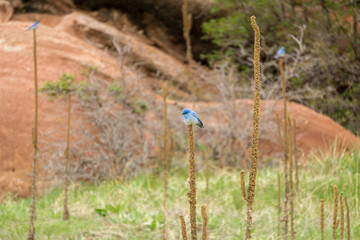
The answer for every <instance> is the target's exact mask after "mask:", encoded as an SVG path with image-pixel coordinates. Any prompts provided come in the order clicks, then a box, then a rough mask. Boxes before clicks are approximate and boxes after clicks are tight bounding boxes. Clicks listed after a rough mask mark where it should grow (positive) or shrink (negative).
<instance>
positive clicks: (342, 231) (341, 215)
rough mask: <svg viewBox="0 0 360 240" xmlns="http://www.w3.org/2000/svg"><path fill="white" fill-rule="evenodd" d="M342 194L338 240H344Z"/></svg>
mask: <svg viewBox="0 0 360 240" xmlns="http://www.w3.org/2000/svg"><path fill="white" fill-rule="evenodd" d="M342 196H343V193H342V192H341V193H340V197H339V199H340V240H343V239H344V225H345V218H344V203H343V197H342Z"/></svg>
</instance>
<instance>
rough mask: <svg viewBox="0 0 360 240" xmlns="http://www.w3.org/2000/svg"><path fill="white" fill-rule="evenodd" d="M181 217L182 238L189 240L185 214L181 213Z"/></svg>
mask: <svg viewBox="0 0 360 240" xmlns="http://www.w3.org/2000/svg"><path fill="white" fill-rule="evenodd" d="M179 218H180V223H181V236H182V239H183V240H187V235H186V224H185V219H184V216H183V215H181V214H179Z"/></svg>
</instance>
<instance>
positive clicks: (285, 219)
mask: <svg viewBox="0 0 360 240" xmlns="http://www.w3.org/2000/svg"><path fill="white" fill-rule="evenodd" d="M279 66H280V74H281V84H282V95H283V102H284V113H283V114H284V118H283V133H284V134H283V135H284V136H283V137H284V139H283V140H284V185H285V191H284V195H285V197H284V239H285V240H287V235H288V225H289V217H288V211H289V210H288V202H289V179H288V131H287V129H288V127H287V108H286V81H285V74H284V66H283V58H282V57H280V58H279Z"/></svg>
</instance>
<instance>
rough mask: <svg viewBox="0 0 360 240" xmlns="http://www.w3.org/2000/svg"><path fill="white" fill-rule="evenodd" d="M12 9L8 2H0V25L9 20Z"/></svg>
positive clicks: (0, 0)
mask: <svg viewBox="0 0 360 240" xmlns="http://www.w3.org/2000/svg"><path fill="white" fill-rule="evenodd" d="M13 13H14V8H13V6H12V5H11V4H10V2H8V1H4V0H0V23H3V22H7V21H9V20H10V19H11V17H12V15H13Z"/></svg>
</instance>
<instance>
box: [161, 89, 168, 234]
mask: <svg viewBox="0 0 360 240" xmlns="http://www.w3.org/2000/svg"><path fill="white" fill-rule="evenodd" d="M166 96H167V83H165V85H164V87H163V101H164V151H163V156H162V161H163V172H164V206H163V215H164V218H163V239H164V240H166V239H167V229H166V215H167V214H166V201H167V192H168V165H169V164H168V163H169V144H168V142H169V133H168V126H167V102H166Z"/></svg>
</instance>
